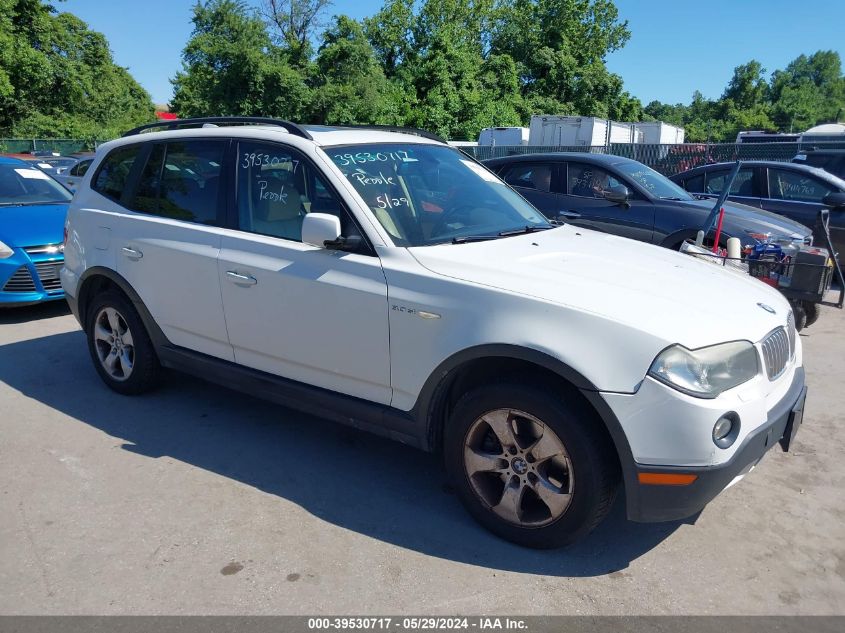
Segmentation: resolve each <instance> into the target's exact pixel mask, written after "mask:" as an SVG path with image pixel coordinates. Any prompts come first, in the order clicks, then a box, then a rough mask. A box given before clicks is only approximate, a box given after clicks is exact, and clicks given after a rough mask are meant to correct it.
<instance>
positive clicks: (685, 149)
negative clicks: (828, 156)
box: [461, 141, 845, 176]
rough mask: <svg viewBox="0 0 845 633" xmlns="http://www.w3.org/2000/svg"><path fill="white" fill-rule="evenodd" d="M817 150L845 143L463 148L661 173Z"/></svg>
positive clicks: (482, 154)
mask: <svg viewBox="0 0 845 633" xmlns="http://www.w3.org/2000/svg"><path fill="white" fill-rule="evenodd" d="M811 148H817V149H845V142H843V141H840V142H835V143H829V142H828V143H806V142H804V143H718V144H713V143H711V144H708V143H684V144H681V145H646V144H643V143H612V144H611V145H608V146H605V145H599V146H592V147H589V146H583V145H581V146H562V147H545V146H534V145H514V146H505V145H498V146H490V145H483V146H482V145H478V146H467V147H461V149H462V150H463V151H464V152H466V153H467V154H469V155H471V156H473V157H475V158H476V159H478V160H486V159H488V158H499V157H502V156H513V155H516V154H538V153H545V152H590V153H593V154H612V155H614V156H624V157H625V158H631V159H633V160H637V161H639V162H641V163H644V164H646V165H648V166H649V167H651V168H652V169H654V170H656V171H659V172H660V173H662V174H664V175H666V176H671V175H673V174H677V173H679V172H682V171H686V170H687V169H692V168H693V167H698V166H699V165H709V164H712V163H724V162H733V161H736V160H777V161H783V162H788V161H790V160H792V158H793V157H794V156H795V155H796V154H798V153H800V152H801V151H804V150H807V149H811Z"/></svg>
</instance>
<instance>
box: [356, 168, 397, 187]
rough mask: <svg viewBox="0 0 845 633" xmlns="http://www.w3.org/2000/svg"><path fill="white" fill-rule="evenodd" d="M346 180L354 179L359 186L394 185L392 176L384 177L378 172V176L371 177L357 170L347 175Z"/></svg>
mask: <svg viewBox="0 0 845 633" xmlns="http://www.w3.org/2000/svg"><path fill="white" fill-rule="evenodd" d="M348 178H354V179H355V180H357V181H358V184H361V185H395V184H396V183H395V182H394V181H393V176H385V175H384V174H383V173H382V172H381V171H379V173H378V176H373V175H370V174H368V173H367V172H365V171H363V170H361V169H358V170H356V171H353V172H352V173H351V174H349V176H348Z"/></svg>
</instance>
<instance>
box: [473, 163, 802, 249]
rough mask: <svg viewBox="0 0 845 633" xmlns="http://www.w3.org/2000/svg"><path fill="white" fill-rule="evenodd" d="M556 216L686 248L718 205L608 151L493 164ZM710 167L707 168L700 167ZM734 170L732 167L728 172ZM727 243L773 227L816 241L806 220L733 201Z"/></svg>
mask: <svg viewBox="0 0 845 633" xmlns="http://www.w3.org/2000/svg"><path fill="white" fill-rule="evenodd" d="M485 164H486V165H487V166H488V167H489V168H490V169H491V170H493V171H494V172H496V174H498V175H499V176H500V177H501V178H502V179H503V180H504V181H505V182H507V183H508V184H510V185H511V186H512V187H514V188H515V189H516V190H517V191H519V193H521V194H522V195H523V196H524V197H525V198H526V199H527V200H529V201H530V202H531V203H532V204H533V205H534V206H535V207H537V208H538V209H539V210H540V211H542V212H543V213H544V215H546V217H548V218H550V219H554V220H562V221H565V222H568V223H571V224H574V225H576V226H583V227H584V228H589V229H594V230H598V231H602V232H605V233H612V234H614V235H621V236H623V237H629V238H632V239H636V240H640V241H642V242H649V243H651V244H657V245H660V246H665V247H667V248H671V249H673V250H678V248H679V247H680V245H681V244H682V243H683V241H684V240H686V239H692V238H694V237H695V236H696V233H697V232H698V230H699V229H700V228H701V227H702V226H703V224H704V220H705V218H707V216H708V214H709V213H710V210H711V209H712V207H713V202H712V200H706V199H705V200H702V199H701V198H699V197H696V196H694V195H691V194H690V193H689V192H687V191H685V190H684V189H682V188H681V187H679V186H678V185H677V184H675V183H674V182H672V181H671V180H669V179H668V178H666V177H665V176H663V175H661V174H659V173H657V172H656V171H654V170H653V169H651V168H649V167H647V166H645V165H643V164H642V163H638V162H637V161H634V160H631V159H629V158H623V157H621V156H611V155H607V154H585V153H582V152H574V153H563V152H560V153H550V154H523V155H520V156H509V157H507V158H494V159H490V160H488V161H486V163H485ZM698 169H706V168H698ZM725 175H727V171H726V174H725ZM725 212H726V213H725V224H724V227H723V239H722V241H723V242H726V241H727V238H729V237H739V238H742V239H744V240H747V241H751V238H750V237H749V236H750V235H752V234H753V235H759V234H767V233H768V234H771V235H773V236H774V239H775V241H776V242H778V243H781V244H783V245H785V246H789V245H796V244H797V245H801V244H804V243H807V242H809V240H810V236H811V231H810V229H808V228H807V226H806V225H804V224H801V223H799V222H796V221H793V220H790V219H788V218H785V217H783V216H780V215H776V214H774V213H769V212H767V211H764V210H761V209H760V208H759V207H758V208H756V209H755V208H752V207H750V206H748V205H743V204H729V205H726V206H725Z"/></svg>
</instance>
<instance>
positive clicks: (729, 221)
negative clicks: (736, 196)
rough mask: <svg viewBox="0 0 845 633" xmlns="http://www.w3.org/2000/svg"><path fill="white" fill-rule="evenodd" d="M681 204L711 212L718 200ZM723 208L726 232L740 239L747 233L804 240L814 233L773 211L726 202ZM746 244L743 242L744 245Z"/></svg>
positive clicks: (684, 202)
mask: <svg viewBox="0 0 845 633" xmlns="http://www.w3.org/2000/svg"><path fill="white" fill-rule="evenodd" d="M679 204H682V205H684V206H690V207H696V208H699V209H706V210H707V211H708V212H709V211H710V210H711V209H712V208H713V205H714V204H716V200H715V199H713V200H693V201H683V202H679ZM723 207H724V209H725V225H724V226H725V230H727V232H728V234H729V235H734V236H735V237H738V238H740V239H742V238H744V237H746V233H745V231H753V232H754V233H771V234H772V235H773V236H775V235H777V236H783V237H792V238H802V239H803V238H805V237H808V236H810V235H812V234H813V231H812V230H811V229H809V228H807V227H806V226H804V225H803V224H801V223H799V222H795V221H794V220H790V219H789V218H786V217H784V216H782V215H778V214H777V213H772V212H771V211H765V210H763V209H759V208H756V207H750V206H748V205H745V204H740V203H738V202H731V201H727V202H725V204H724V205H723ZM745 243H746V242H745V241H744V240H743V244H745Z"/></svg>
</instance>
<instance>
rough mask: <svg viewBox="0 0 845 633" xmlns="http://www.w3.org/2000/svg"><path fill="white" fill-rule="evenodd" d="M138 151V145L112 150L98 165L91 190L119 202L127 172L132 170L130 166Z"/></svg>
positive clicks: (139, 147)
mask: <svg viewBox="0 0 845 633" xmlns="http://www.w3.org/2000/svg"><path fill="white" fill-rule="evenodd" d="M140 150H141V146H140V145H131V146H129V147H119V148H117V149H115V150H112V151H111V152H110V153H109V155H108V156H106V157H105V159H104V160H103V162H102V164H101V165H100V169H99V170H98V171H97V176H96V178H94V182H93V183H92V185H91V188H92V189H93V190H94V191H96V192H97V193H101V194H103V195H104V196H106V197H107V198H111V199H112V200H120V197H121V196H122V195H123V190H124V189H125V188H126V181H127V179H128V178H129V172H130V171H131V170H132V164H133V163H134V162H135V158H136V157H137V156H138V152H139V151H140Z"/></svg>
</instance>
